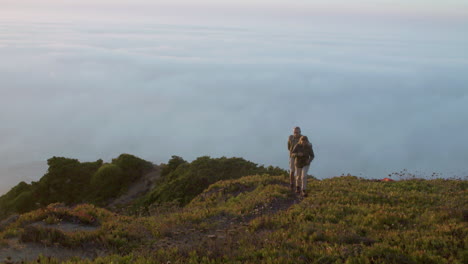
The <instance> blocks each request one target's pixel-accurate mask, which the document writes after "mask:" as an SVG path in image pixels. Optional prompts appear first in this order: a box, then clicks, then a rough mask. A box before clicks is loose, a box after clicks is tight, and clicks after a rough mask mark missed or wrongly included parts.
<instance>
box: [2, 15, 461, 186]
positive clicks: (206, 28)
mask: <svg viewBox="0 0 468 264" xmlns="http://www.w3.org/2000/svg"><path fill="white" fill-rule="evenodd" d="M252 25H253V24H250V25H249V24H243V25H236V26H234V25H232V24H231V25H223V24H202V25H193V24H190V23H187V24H184V23H183V22H181V23H178V24H170V23H169V24H164V23H161V22H151V21H144V22H143V21H138V22H132V21H112V22H109V21H107V22H102V21H101V22H100V23H95V22H92V21H85V20H81V21H79V22H76V21H74V22H67V21H41V22H37V21H27V20H21V21H14V20H11V19H10V20H0V58H1V59H0V93H1V96H0V121H1V124H2V128H1V129H0V140H1V144H0V181H1V186H0V193H3V192H5V191H7V190H8V189H9V188H11V187H12V186H13V185H15V184H17V183H18V182H19V181H21V180H24V181H27V182H30V181H32V180H38V179H39V178H40V177H41V176H42V175H43V174H44V173H45V172H46V169H47V164H46V160H47V159H48V158H50V157H52V156H65V157H71V158H78V159H80V160H82V161H93V160H97V159H99V158H102V159H104V160H105V161H109V160H110V159H111V158H115V157H117V156H118V155H119V154H121V153H130V154H134V155H137V156H139V157H141V158H144V159H147V160H150V161H152V162H154V163H157V164H159V163H163V162H167V160H168V159H169V158H170V157H171V155H179V156H182V157H183V158H185V159H187V160H193V159H195V158H197V157H199V156H203V155H209V156H212V157H220V156H228V157H231V156H236V157H243V158H245V159H248V160H251V161H254V162H256V163H259V164H265V165H274V166H279V167H282V168H287V167H288V159H287V156H288V152H287V149H286V140H287V137H288V135H289V134H291V131H292V128H293V126H301V128H302V131H303V134H305V135H308V136H309V138H310V140H311V141H312V143H313V146H314V150H315V152H316V160H315V161H314V163H313V164H312V167H311V170H310V172H309V173H310V174H313V175H315V176H317V177H319V178H326V177H331V176H336V175H341V174H342V173H351V174H354V175H358V176H362V177H368V178H382V177H386V175H387V174H389V173H391V172H395V171H400V170H402V169H408V170H409V171H412V172H414V173H417V174H418V175H421V176H425V175H430V174H431V173H432V172H439V173H442V176H444V177H452V176H457V177H464V176H466V175H468V173H467V171H468V167H467V166H466V157H467V154H468V140H466V135H468V87H467V84H468V74H466V73H467V69H468V50H467V49H466V47H467V45H468V37H466V36H463V35H460V34H459V33H460V32H458V31H456V30H453V28H450V27H449V26H447V28H446V29H447V30H446V29H445V28H444V27H439V28H437V29H435V30H434V28H431V29H428V28H425V27H422V26H419V27H418V26H414V27H413V28H408V27H406V26H405V25H398V26H394V27H391V28H386V27H375V25H373V27H368V28H366V27H359V26H352V25H346V27H345V26H343V27H339V26H338V27H326V26H325V25H324V26H320V24H318V25H317V24H311V25H307V24H305V25H304V24H301V26H300V27H294V26H291V27H288V26H284V25H282V26H281V27H276V26H275V25H277V24H273V23H272V24H271V25H269V24H268V23H263V24H262V26H261V27H260V26H259V27H255V26H252Z"/></svg>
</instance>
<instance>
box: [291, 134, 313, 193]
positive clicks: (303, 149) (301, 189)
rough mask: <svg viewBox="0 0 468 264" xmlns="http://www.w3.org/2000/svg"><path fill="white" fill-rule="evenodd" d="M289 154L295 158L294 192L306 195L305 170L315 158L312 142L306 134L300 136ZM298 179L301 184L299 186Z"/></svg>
mask: <svg viewBox="0 0 468 264" xmlns="http://www.w3.org/2000/svg"><path fill="white" fill-rule="evenodd" d="M291 156H292V157H294V158H295V163H294V165H295V167H296V168H295V170H296V193H301V194H302V196H307V192H306V188H307V172H308V171H309V167H310V163H311V162H312V160H313V159H314V158H315V155H314V150H313V149H312V144H310V142H309V139H308V138H307V137H306V136H301V137H300V139H299V143H297V144H296V146H295V147H294V148H293V150H292V151H291ZM299 179H300V180H301V183H302V184H301V186H299Z"/></svg>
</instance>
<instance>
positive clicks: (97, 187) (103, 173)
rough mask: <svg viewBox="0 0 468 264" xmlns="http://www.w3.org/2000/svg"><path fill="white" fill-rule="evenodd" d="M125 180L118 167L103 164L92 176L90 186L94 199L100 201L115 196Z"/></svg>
mask: <svg viewBox="0 0 468 264" xmlns="http://www.w3.org/2000/svg"><path fill="white" fill-rule="evenodd" d="M125 180H126V179H125V174H124V172H123V170H122V169H121V168H120V167H119V166H117V165H115V164H104V165H103V166H102V167H101V168H99V170H98V171H96V173H94V175H93V176H92V178H91V182H90V186H91V190H93V195H94V197H95V199H98V200H102V199H107V198H110V197H114V196H116V195H117V194H118V193H119V192H120V190H121V188H122V183H123V182H125Z"/></svg>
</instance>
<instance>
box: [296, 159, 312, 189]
mask: <svg viewBox="0 0 468 264" xmlns="http://www.w3.org/2000/svg"><path fill="white" fill-rule="evenodd" d="M309 167H310V165H307V166H304V167H302V168H298V167H296V186H297V187H299V186H300V187H301V190H303V191H305V190H306V188H307V172H309ZM299 181H301V185H299Z"/></svg>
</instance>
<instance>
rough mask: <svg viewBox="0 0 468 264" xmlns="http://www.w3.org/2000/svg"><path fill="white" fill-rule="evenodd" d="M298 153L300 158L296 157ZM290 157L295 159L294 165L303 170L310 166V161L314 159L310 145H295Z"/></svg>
mask: <svg viewBox="0 0 468 264" xmlns="http://www.w3.org/2000/svg"><path fill="white" fill-rule="evenodd" d="M299 153H302V154H303V155H302V156H298V154H299ZM291 155H292V157H295V158H296V161H295V163H294V165H295V166H296V167H298V168H303V167H305V166H307V165H310V163H311V162H312V160H313V159H314V158H315V155H314V150H313V149H312V144H310V143H309V144H307V145H301V144H297V145H296V146H295V147H294V148H293V150H292V152H291Z"/></svg>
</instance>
